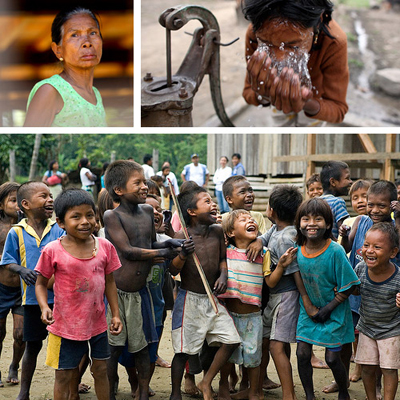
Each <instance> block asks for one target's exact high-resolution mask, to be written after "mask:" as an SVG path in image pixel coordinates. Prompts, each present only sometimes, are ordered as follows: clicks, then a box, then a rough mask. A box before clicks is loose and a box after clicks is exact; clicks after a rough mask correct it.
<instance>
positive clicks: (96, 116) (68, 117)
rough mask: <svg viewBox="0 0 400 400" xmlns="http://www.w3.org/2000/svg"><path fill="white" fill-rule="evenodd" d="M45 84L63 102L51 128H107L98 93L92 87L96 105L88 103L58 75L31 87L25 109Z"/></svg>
mask: <svg viewBox="0 0 400 400" xmlns="http://www.w3.org/2000/svg"><path fill="white" fill-rule="evenodd" d="M46 84H49V85H51V86H53V87H54V88H55V89H56V90H57V92H58V93H59V94H60V96H61V97H62V99H63V101H64V107H63V108H62V110H61V111H60V112H59V113H58V114H56V116H55V117H54V120H53V123H52V125H51V126H54V127H82V126H84V127H91V126H93V127H96V126H107V123H106V113H105V111H104V107H103V101H102V100H101V95H100V92H99V91H98V90H97V89H96V88H95V87H93V91H94V93H95V95H96V105H94V104H92V103H89V102H88V101H87V100H85V99H84V98H83V97H82V96H81V95H80V94H79V93H78V92H77V91H76V90H75V89H74V88H73V87H72V86H71V85H70V84H69V83H68V82H67V81H66V80H65V79H64V78H62V77H61V76H60V75H53V76H52V77H51V78H48V79H44V80H42V81H40V82H38V83H37V84H36V85H35V86H34V87H33V89H32V91H31V93H30V94H29V98H28V105H27V109H28V107H29V104H30V102H31V100H32V98H33V96H34V95H35V93H36V92H37V90H38V89H39V88H40V87H41V86H43V85H46Z"/></svg>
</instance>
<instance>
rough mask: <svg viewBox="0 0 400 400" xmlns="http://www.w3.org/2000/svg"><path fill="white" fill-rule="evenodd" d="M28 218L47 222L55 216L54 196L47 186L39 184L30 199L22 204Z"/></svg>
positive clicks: (24, 200)
mask: <svg viewBox="0 0 400 400" xmlns="http://www.w3.org/2000/svg"><path fill="white" fill-rule="evenodd" d="M21 204H22V206H23V208H24V209H25V214H26V215H27V216H28V218H35V219H38V220H46V219H48V218H51V216H52V215H53V208H54V207H53V204H54V200H53V195H52V194H51V193H50V190H49V188H48V186H47V185H45V184H44V183H37V184H36V187H35V189H34V190H33V191H32V192H31V194H30V196H29V198H27V199H23V200H22V202H21Z"/></svg>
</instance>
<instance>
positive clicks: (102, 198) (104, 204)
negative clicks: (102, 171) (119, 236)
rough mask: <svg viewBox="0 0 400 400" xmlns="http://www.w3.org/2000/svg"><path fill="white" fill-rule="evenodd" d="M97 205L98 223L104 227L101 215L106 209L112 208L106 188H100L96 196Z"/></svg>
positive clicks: (111, 200) (111, 201)
mask: <svg viewBox="0 0 400 400" xmlns="http://www.w3.org/2000/svg"><path fill="white" fill-rule="evenodd" d="M97 207H98V209H99V217H100V224H101V226H102V227H103V228H104V220H103V215H104V213H105V212H106V211H107V210H113V209H114V202H113V199H112V198H111V196H110V195H109V194H108V192H107V190H102V191H101V192H100V193H99V196H98V198H97Z"/></svg>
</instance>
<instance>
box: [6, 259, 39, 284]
mask: <svg viewBox="0 0 400 400" xmlns="http://www.w3.org/2000/svg"><path fill="white" fill-rule="evenodd" d="M3 267H4V269H7V270H8V271H10V272H13V273H14V274H18V275H19V276H20V277H21V279H22V280H23V281H24V282H25V283H26V284H27V285H28V286H31V285H34V284H35V283H36V278H37V274H36V272H35V271H33V270H31V269H29V268H25V267H23V266H22V265H18V264H14V263H12V264H6V265H3Z"/></svg>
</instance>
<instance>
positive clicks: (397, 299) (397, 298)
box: [396, 293, 400, 308]
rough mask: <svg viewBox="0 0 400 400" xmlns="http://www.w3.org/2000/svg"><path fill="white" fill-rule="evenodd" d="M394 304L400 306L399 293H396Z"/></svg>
mask: <svg viewBox="0 0 400 400" xmlns="http://www.w3.org/2000/svg"><path fill="white" fill-rule="evenodd" d="M396 306H397V307H399V308H400V293H397V294H396Z"/></svg>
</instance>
